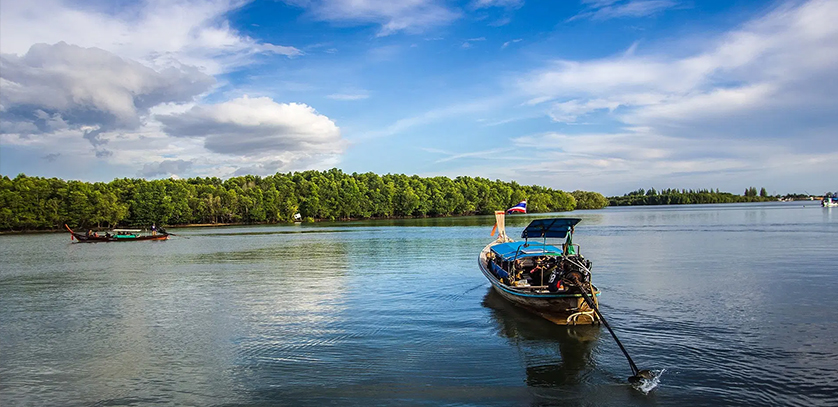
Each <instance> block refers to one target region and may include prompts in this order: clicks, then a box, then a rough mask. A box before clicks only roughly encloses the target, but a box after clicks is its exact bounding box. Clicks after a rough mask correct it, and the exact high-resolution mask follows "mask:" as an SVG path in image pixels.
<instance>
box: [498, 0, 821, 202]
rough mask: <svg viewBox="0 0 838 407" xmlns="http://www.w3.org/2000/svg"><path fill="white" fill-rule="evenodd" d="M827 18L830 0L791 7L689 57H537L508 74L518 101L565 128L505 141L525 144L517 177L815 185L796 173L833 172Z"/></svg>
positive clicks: (607, 184) (617, 186) (605, 182)
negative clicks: (537, 63)
mask: <svg viewBox="0 0 838 407" xmlns="http://www.w3.org/2000/svg"><path fill="white" fill-rule="evenodd" d="M615 3H617V2H609V1H601V2H598V5H600V6H609V5H612V4H615ZM836 19H838V2H834V1H824V0H813V1H808V2H805V3H792V4H787V5H784V6H782V7H779V8H777V9H775V10H773V11H772V12H770V13H767V14H765V15H763V16H761V17H758V18H755V19H754V20H752V21H749V22H747V23H745V24H743V25H742V26H740V27H739V28H737V29H735V30H732V31H730V32H727V33H722V34H717V35H715V37H711V38H710V39H709V40H706V39H703V41H702V42H703V44H704V49H703V50H701V51H699V52H694V53H692V54H686V55H683V54H682V55H681V56H678V57H673V56H669V54H668V53H666V52H664V51H658V52H655V51H654V49H655V48H654V46H649V45H648V44H647V46H645V47H644V50H643V51H644V54H643V55H641V54H640V51H639V50H637V48H636V47H634V46H632V47H631V48H630V50H631V51H632V52H622V53H620V54H618V55H616V56H614V57H609V58H602V59H596V60H587V61H570V60H557V61H552V62H548V63H547V66H546V67H545V68H542V69H538V70H535V71H532V72H530V73H529V74H527V75H525V76H524V77H522V78H521V80H520V81H519V82H518V86H519V89H521V90H522V91H523V93H524V95H525V97H526V98H527V99H528V100H529V102H527V103H526V104H525V105H528V106H537V107H538V108H540V109H542V111H544V112H545V113H546V114H548V115H549V116H550V117H551V118H552V119H553V120H554V121H556V122H560V123H565V124H576V126H573V127H566V129H568V130H570V131H571V132H569V133H564V134H558V133H551V134H548V135H536V136H528V137H519V138H516V139H515V144H516V145H517V146H518V147H519V148H522V149H527V150H528V151H532V152H534V153H533V154H534V156H533V158H532V159H531V160H530V164H532V165H530V166H528V167H527V171H530V172H529V174H530V175H529V176H532V177H541V178H540V179H541V180H542V181H541V182H549V181H544V180H549V179H553V180H567V179H568V177H567V175H568V174H572V175H573V178H574V179H576V178H577V177H579V178H581V179H583V182H582V183H580V185H576V186H574V187H577V186H578V187H582V188H587V189H590V188H600V189H602V190H603V191H605V192H608V191H610V193H624V192H627V191H629V190H632V189H636V188H637V187H640V186H644V187H649V186H653V185H654V186H658V187H661V186H679V185H687V187H723V188H724V187H729V186H730V185H731V184H735V183H736V180H737V179H743V178H744V179H749V180H755V179H757V180H760V179H761V180H763V182H766V185H769V183H772V182H785V183H787V185H801V179H803V178H806V179H807V180H809V181H808V182H817V180H818V179H819V178H821V182H822V181H823V177H821V176H818V175H814V174H809V175H808V176H802V175H803V174H806V173H807V172H811V171H812V168H815V167H811V166H813V165H814V166H818V167H819V168H820V169H821V171H823V170H825V169H826V170H827V171H834V170H835V169H836V167H835V164H834V160H832V161H830V160H829V158H828V157H829V156H834V155H835V154H836V153H838V137H835V134H838V115H836V114H835V112H836V111H838V100H837V99H835V97H834V95H835V94H838V82H836V81H835V80H834V78H835V72H838V52H836V51H835V50H838V25H835V24H834V23H833V22H834V21H835V20H836ZM676 44H677V43H676ZM693 45H694V44H693ZM684 49H689V48H688V47H684ZM603 116H606V119H602V118H601V117H603ZM609 119H610V121H611V122H612V123H616V125H617V127H618V129H617V130H615V131H614V132H613V133H609V132H600V133H593V132H591V131H588V130H587V129H589V128H593V127H588V126H589V125H590V123H591V122H593V123H597V124H598V125H600V127H597V128H599V129H602V128H603V127H605V128H613V125H611V124H607V123H608V122H609ZM807 166H809V167H808V169H807V168H806V167H807ZM829 168H831V169H829ZM518 170H523V168H518ZM511 174H512V173H510V175H509V176H510V177H512V175H511ZM496 176H501V177H503V176H504V175H503V174H500V173H498V174H496ZM795 177H797V178H795ZM534 181H537V179H534ZM698 181H703V182H706V183H705V184H703V185H702V184H699V185H697V182H698ZM554 182H558V181H554ZM749 182H755V181H749ZM583 183H587V184H588V185H587V186H586V185H582V184H583ZM809 185H811V184H809ZM554 186H557V187H562V188H565V187H566V186H565V185H554ZM592 186H595V187H592ZM739 187H740V185H735V188H734V190H735V191H737V192H738V189H739Z"/></svg>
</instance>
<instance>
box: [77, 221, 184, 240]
mask: <svg viewBox="0 0 838 407" xmlns="http://www.w3.org/2000/svg"><path fill="white" fill-rule="evenodd" d="M64 227H65V228H67V230H69V231H70V236H71V237H70V239H71V240H76V241H78V242H79V243H98V242H135V241H138V240H168V239H169V234H168V233H166V232H165V231H164V230H160V231H159V232H157V233H153V234H150V235H144V234H141V233H142V230H141V229H112V230H110V231H108V232H105V233H99V232H93V231H87V233H79V232H74V231H73V229H70V227H69V226H67V225H64Z"/></svg>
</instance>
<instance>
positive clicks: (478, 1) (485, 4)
mask: <svg viewBox="0 0 838 407" xmlns="http://www.w3.org/2000/svg"><path fill="white" fill-rule="evenodd" d="M523 5H524V0H474V1H472V3H471V8H472V9H475V10H476V9H481V8H489V7H503V8H521V7H522V6H523Z"/></svg>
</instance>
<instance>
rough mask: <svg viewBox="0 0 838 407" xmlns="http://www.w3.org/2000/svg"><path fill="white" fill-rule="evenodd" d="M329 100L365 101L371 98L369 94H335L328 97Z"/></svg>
mask: <svg viewBox="0 0 838 407" xmlns="http://www.w3.org/2000/svg"><path fill="white" fill-rule="evenodd" d="M326 97H327V98H329V99H333V100H346V101H350V100H363V99H368V98H369V97H370V95H369V94H367V93H333V94H331V95H328V96H326Z"/></svg>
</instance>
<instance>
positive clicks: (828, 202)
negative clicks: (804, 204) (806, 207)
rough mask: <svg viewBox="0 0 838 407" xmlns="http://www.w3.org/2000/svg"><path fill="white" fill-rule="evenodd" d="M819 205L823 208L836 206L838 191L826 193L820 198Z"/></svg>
mask: <svg viewBox="0 0 838 407" xmlns="http://www.w3.org/2000/svg"><path fill="white" fill-rule="evenodd" d="M821 206H823V207H824V208H826V207H832V206H838V193H836V194H826V195H825V196H824V197H823V198H821Z"/></svg>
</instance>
